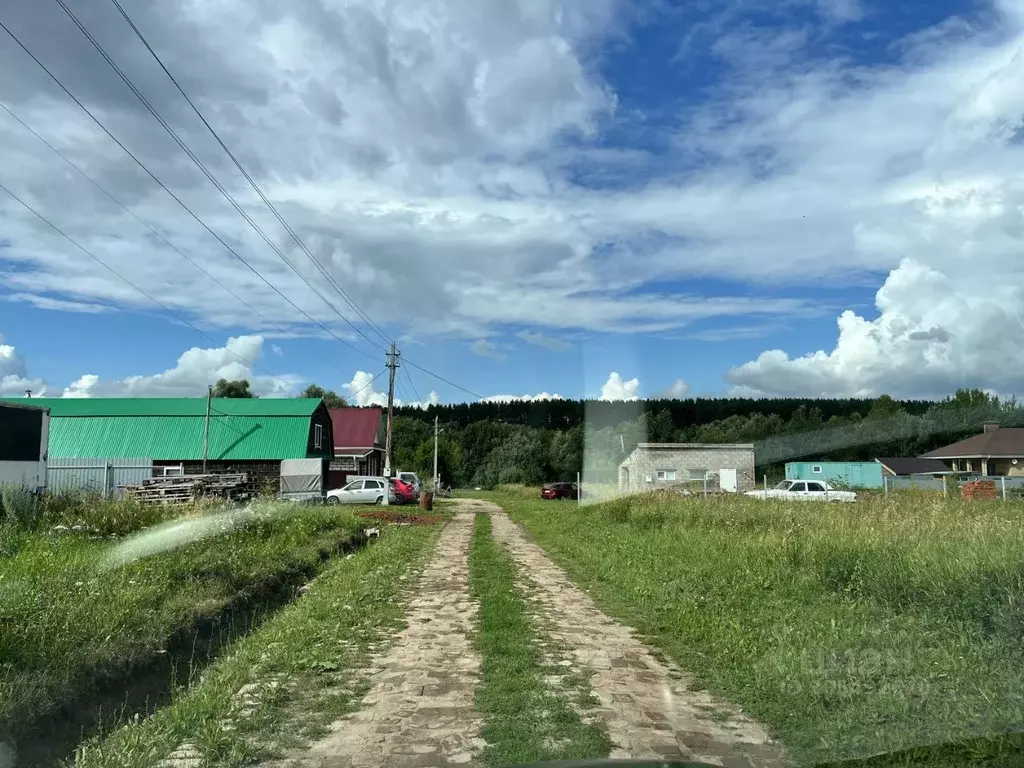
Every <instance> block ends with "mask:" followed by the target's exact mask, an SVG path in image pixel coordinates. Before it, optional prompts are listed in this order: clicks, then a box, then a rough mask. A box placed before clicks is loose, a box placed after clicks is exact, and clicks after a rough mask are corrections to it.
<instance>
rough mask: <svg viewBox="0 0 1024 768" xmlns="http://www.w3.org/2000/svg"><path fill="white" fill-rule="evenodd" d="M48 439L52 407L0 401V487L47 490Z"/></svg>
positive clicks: (38, 491) (39, 491)
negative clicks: (12, 486) (11, 486)
mask: <svg viewBox="0 0 1024 768" xmlns="http://www.w3.org/2000/svg"><path fill="white" fill-rule="evenodd" d="M49 439H50V409H49V408H42V407H39V406H35V405H30V404H29V403H28V402H26V403H24V404H22V403H14V402H11V401H9V400H8V401H5V402H0V485H7V484H12V485H20V486H22V487H25V488H28V489H29V490H31V491H35V492H37V493H41V492H42V491H43V490H45V488H46V454H47V446H48V444H49Z"/></svg>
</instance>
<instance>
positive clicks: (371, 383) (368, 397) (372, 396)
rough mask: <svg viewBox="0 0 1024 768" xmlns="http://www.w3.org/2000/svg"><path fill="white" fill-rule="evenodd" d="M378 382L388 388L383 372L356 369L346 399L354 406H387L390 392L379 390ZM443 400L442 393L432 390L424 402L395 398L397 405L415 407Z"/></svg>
mask: <svg viewBox="0 0 1024 768" xmlns="http://www.w3.org/2000/svg"><path fill="white" fill-rule="evenodd" d="M378 382H383V385H384V389H385V390H386V389H387V377H386V376H385V374H383V373H381V374H380V375H378V376H374V375H373V374H372V373H368V372H366V371H356V373H355V375H354V376H353V377H352V381H350V382H348V384H346V385H345V393H346V399H347V400H348V402H349V403H350V404H351V405H354V406H367V405H379V406H385V407H386V406H387V404H388V393H387V392H386V391H384V392H380V391H378V390H377V386H378ZM439 402H441V398H440V395H438V394H437V392H434V391H431V392H430V394H429V395H427V399H426V400H425V401H422V402H418V401H415V400H402V399H400V398H397V397H396V398H395V405H404V406H410V407H413V408H426V407H427V406H428V405H437V404H438V403H439Z"/></svg>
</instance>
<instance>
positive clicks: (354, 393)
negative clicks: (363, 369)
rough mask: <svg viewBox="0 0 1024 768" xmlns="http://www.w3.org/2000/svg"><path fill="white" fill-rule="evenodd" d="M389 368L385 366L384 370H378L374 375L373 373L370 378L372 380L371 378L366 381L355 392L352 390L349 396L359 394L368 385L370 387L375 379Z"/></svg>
mask: <svg viewBox="0 0 1024 768" xmlns="http://www.w3.org/2000/svg"><path fill="white" fill-rule="evenodd" d="M387 370H388V369H387V368H385V369H384V370H383V371H378V372H377V373H376V374H374V375H373V376H372V377H371V378H370V380H369V381H368V382H366V383H365V384H363V386H361V387H360V388H359V389H357V390H356V391H355V392H350V393H349V395H348V396H349V397H355V396H356V395H358V394H359V393H361V392H363V391H364V390H365V389H367V387H369V386H370V385H371V384H373V382H374V380H375V379H376V378H377V377H378V376H380V375H381V374H382V373H385V372H386V371H387Z"/></svg>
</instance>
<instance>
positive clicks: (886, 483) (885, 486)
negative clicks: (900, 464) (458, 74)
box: [882, 477, 889, 496]
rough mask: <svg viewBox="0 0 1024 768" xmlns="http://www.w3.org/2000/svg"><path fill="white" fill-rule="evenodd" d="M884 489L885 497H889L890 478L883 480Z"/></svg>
mask: <svg viewBox="0 0 1024 768" xmlns="http://www.w3.org/2000/svg"><path fill="white" fill-rule="evenodd" d="M882 488H884V489H885V495H886V496H888V495H889V478H888V477H883V478H882Z"/></svg>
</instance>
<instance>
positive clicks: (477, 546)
mask: <svg viewBox="0 0 1024 768" xmlns="http://www.w3.org/2000/svg"><path fill="white" fill-rule="evenodd" d="M469 566H470V591H471V593H472V595H473V597H474V598H476V600H477V601H478V602H479V605H480V619H479V628H478V632H477V634H476V637H475V642H476V646H477V648H478V650H479V651H480V655H481V659H482V668H481V673H482V674H481V682H480V687H479V688H478V690H477V697H476V703H477V709H479V710H480V712H481V714H483V716H484V718H485V725H484V730H483V733H482V734H481V735H482V736H483V737H484V739H486V741H487V743H488V746H487V748H486V749H485V751H484V753H483V756H482V757H483V760H484V762H485V764H487V765H495V766H502V765H520V764H526V763H535V762H541V761H550V760H573V759H576V760H579V759H585V758H598V757H604V756H606V755H607V754H608V751H609V749H610V744H609V743H608V740H607V738H606V737H605V736H604V734H602V733H601V731H599V730H598V729H597V728H595V727H593V726H589V725H585V724H584V723H583V722H582V721H581V719H580V716H579V715H578V714H577V712H576V710H575V709H574V708H573V706H572V704H571V702H570V697H574V698H576V700H577V701H576V704H577V706H586V705H587V703H588V702H587V701H586V700H585V698H586V693H585V691H586V686H585V683H586V681H584V680H581V681H579V682H580V686H579V687H578V688H577V689H576V690H565V689H563V690H555V689H552V687H551V686H550V685H549V684H548V683H547V682H546V681H545V676H549V675H553V674H556V673H557V672H559V671H561V670H558V669H556V668H554V667H553V666H552V665H551V663H550V662H549V661H548V660H547V659H545V657H544V648H545V646H546V645H550V641H549V640H547V639H546V638H545V637H544V635H543V631H542V629H541V628H540V627H539V626H538V622H537V619H536V617H534V616H532V615H531V614H530V612H529V611H528V610H527V608H526V603H525V601H524V595H523V591H522V590H523V589H524V585H523V583H522V581H521V579H520V578H519V574H518V573H517V569H516V566H515V564H514V563H513V562H512V559H511V558H510V557H509V555H508V553H506V552H505V551H504V550H503V549H502V548H501V546H500V545H499V544H498V543H497V542H495V541H494V539H493V538H491V519H490V517H489V516H488V515H477V518H476V528H475V531H474V537H473V545H472V549H471V550H470V555H469Z"/></svg>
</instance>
